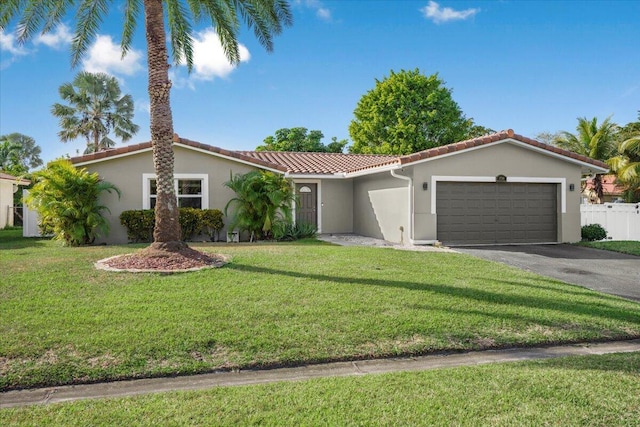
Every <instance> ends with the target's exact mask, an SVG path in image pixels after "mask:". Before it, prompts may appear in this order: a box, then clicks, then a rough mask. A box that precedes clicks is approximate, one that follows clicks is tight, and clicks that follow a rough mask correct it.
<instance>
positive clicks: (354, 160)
mask: <svg viewBox="0 0 640 427" xmlns="http://www.w3.org/2000/svg"><path fill="white" fill-rule="evenodd" d="M238 153H240V154H243V155H246V156H249V157H252V158H255V159H260V160H264V161H268V162H272V163H277V164H280V165H283V166H285V167H286V169H287V170H288V171H289V172H290V173H295V174H313V175H327V174H337V173H350V172H357V171H360V170H365V169H371V168H374V167H379V166H385V165H389V164H393V163H397V162H398V156H392V155H372V154H342V153H297V152H286V151H239V152H238Z"/></svg>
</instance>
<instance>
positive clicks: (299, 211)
mask: <svg viewBox="0 0 640 427" xmlns="http://www.w3.org/2000/svg"><path fill="white" fill-rule="evenodd" d="M317 190H318V184H296V197H297V200H296V223H297V224H301V223H307V224H313V225H314V226H315V227H316V228H317V227H318V214H317V209H316V208H317V205H318V197H317V194H318V192H317Z"/></svg>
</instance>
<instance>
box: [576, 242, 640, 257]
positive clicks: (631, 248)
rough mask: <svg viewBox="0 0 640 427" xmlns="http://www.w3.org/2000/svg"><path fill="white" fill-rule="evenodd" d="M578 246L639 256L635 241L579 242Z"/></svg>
mask: <svg viewBox="0 0 640 427" xmlns="http://www.w3.org/2000/svg"><path fill="white" fill-rule="evenodd" d="M576 244H577V245H580V246H586V247H588V248H595V249H604V250H607V251H614V252H622V253H624V254H629V255H636V256H640V242H639V241H637V240H612V241H608V242H579V243H576Z"/></svg>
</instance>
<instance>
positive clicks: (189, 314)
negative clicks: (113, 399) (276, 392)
mask: <svg viewBox="0 0 640 427" xmlns="http://www.w3.org/2000/svg"><path fill="white" fill-rule="evenodd" d="M7 233H8V236H7ZM13 234H15V233H14V231H12V230H9V231H8V232H7V231H2V232H0V271H1V272H2V281H1V284H0V336H1V337H2V339H1V340H0V373H1V374H2V375H0V389H3V390H7V389H15V388H24V387H35V386H43V385H57V384H70V383H81V382H94V381H103V380H114V379H123V378H138V377H151V376H160V375H181V374H191V373H198V372H209V371H213V370H228V369H236V368H247V367H274V366H283V365H300V364H304V363H310V362H323V361H334V360H348V359H362V358H371V357H387V356H396V355H411V354H426V353H433V352H440V351H460V350H470V349H483V348H498V347H510V346H532V345H542V344H552V343H562V342H578V341H591V340H608V339H622V338H629V337H639V336H640V304H638V303H635V302H632V301H628V300H624V299H621V298H618V297H613V296H607V295H603V294H599V293H596V292H593V291H590V290H587V289H584V288H581V287H578V286H572V285H567V284H564V283H562V282H559V281H556V280H553V279H548V278H543V277H540V276H537V275H534V274H531V273H527V272H524V271H521V270H517V269H514V268H510V267H507V266H504V265H501V264H496V263H491V262H487V261H483V260H480V259H477V258H473V257H470V256H467V255H463V254H451V253H433V252H409V251H397V250H393V249H381V248H365V247H337V246H330V245H323V244H313V243H312V242H307V243H306V244H304V245H299V244H259V245H243V244H240V245H237V244H236V245H211V244H202V245H195V246H196V247H198V248H200V249H202V250H204V251H211V252H221V253H225V254H228V255H231V256H232V257H233V261H232V263H230V264H229V265H227V266H226V267H224V268H221V269H216V270H203V271H200V272H194V273H188V274H177V275H159V274H129V273H110V272H105V271H98V270H96V269H94V268H93V263H94V262H95V261H97V260H99V259H102V258H106V257H109V256H113V255H116V254H122V253H127V252H131V251H133V250H134V249H135V248H137V247H139V246H135V245H124V246H96V247H85V248H63V247H60V246H59V245H58V244H57V243H55V242H50V241H45V240H37V239H36V240H32V239H22V238H20V237H19V236H13V237H12V235H13Z"/></svg>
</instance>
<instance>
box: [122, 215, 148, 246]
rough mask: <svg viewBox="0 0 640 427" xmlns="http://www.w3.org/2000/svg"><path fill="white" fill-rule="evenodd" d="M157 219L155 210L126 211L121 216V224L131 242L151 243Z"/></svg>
mask: <svg viewBox="0 0 640 427" xmlns="http://www.w3.org/2000/svg"><path fill="white" fill-rule="evenodd" d="M155 222H156V218H155V212H154V210H153V209H146V210H132V211H124V212H122V213H121V214H120V224H122V225H123V226H124V227H125V228H126V229H127V238H128V239H129V241H131V242H136V243H137V242H151V241H152V240H153V227H154V225H155Z"/></svg>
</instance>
